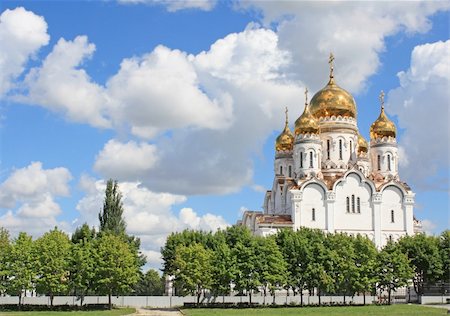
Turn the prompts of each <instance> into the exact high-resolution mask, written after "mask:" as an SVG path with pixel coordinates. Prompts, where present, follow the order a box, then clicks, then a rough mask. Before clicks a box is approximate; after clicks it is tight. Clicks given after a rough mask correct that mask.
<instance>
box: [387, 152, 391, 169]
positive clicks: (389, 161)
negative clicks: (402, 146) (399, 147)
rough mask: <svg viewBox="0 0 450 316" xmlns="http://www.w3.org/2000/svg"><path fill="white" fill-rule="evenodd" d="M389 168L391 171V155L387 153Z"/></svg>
mask: <svg viewBox="0 0 450 316" xmlns="http://www.w3.org/2000/svg"><path fill="white" fill-rule="evenodd" d="M387 163H388V170H389V171H391V155H389V154H388V155H387Z"/></svg>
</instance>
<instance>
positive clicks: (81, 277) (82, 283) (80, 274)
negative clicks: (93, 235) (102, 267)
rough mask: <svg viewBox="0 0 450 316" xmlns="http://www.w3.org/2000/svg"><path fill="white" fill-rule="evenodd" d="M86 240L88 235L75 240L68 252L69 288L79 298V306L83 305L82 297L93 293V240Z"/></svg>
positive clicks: (94, 265) (94, 262) (94, 266)
mask: <svg viewBox="0 0 450 316" xmlns="http://www.w3.org/2000/svg"><path fill="white" fill-rule="evenodd" d="M88 238H90V236H89V235H88V236H85V237H83V239H81V240H80V239H78V240H76V241H77V242H76V243H75V244H72V247H71V252H70V253H71V255H70V265H69V271H70V277H69V279H70V287H71V289H72V290H73V293H74V295H76V296H77V297H79V298H80V300H81V305H83V301H84V297H85V296H86V295H87V294H88V293H89V292H93V289H94V288H93V286H94V285H93V281H94V278H95V268H96V264H97V262H96V260H95V251H94V250H95V249H94V240H93V239H88ZM72 240H73V236H72Z"/></svg>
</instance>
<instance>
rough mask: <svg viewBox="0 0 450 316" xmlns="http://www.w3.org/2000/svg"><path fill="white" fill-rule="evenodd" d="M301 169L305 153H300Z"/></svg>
mask: <svg viewBox="0 0 450 316" xmlns="http://www.w3.org/2000/svg"><path fill="white" fill-rule="evenodd" d="M300 168H303V151H301V152H300Z"/></svg>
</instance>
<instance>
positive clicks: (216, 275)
mask: <svg viewBox="0 0 450 316" xmlns="http://www.w3.org/2000/svg"><path fill="white" fill-rule="evenodd" d="M235 262H236V260H235V258H234V257H233V254H232V252H231V249H230V247H229V246H228V244H227V243H226V239H225V232H224V231H218V232H216V233H215V234H214V245H213V256H212V269H213V273H212V281H211V292H212V294H213V295H214V296H218V295H222V296H223V300H224V301H225V295H227V294H229V293H230V290H231V282H232V281H233V279H234V276H235V273H236V269H235Z"/></svg>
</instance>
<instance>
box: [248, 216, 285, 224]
mask: <svg viewBox="0 0 450 316" xmlns="http://www.w3.org/2000/svg"><path fill="white" fill-rule="evenodd" d="M256 222H257V223H258V224H266V225H267V224H271V225H292V218H291V215H272V214H259V215H256Z"/></svg>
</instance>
